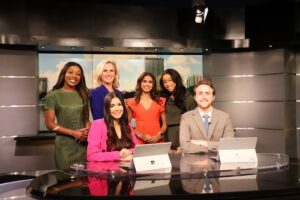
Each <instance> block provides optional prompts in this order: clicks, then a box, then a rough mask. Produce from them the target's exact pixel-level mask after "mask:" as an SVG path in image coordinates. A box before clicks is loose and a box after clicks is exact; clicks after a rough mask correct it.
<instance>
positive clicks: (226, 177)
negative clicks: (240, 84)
mask: <svg viewBox="0 0 300 200" xmlns="http://www.w3.org/2000/svg"><path fill="white" fill-rule="evenodd" d="M169 157H170V160H171V163H172V169H171V171H170V172H167V173H165V172H159V171H157V172H151V173H150V172H149V173H147V172H146V173H145V172H142V173H136V172H135V170H133V169H129V168H127V167H126V163H124V162H88V163H84V164H82V163H78V164H75V165H73V166H72V167H71V168H70V169H68V170H64V171H54V172H51V173H47V174H44V175H41V176H39V177H37V178H35V179H33V180H32V182H31V183H30V184H29V186H28V187H27V195H29V196H31V197H33V198H37V199H112V198H115V199H129V198H130V199H155V198H157V199H300V184H299V166H300V165H299V163H298V162H297V161H295V162H289V158H288V156H287V155H285V154H270V153H266V154H257V158H258V162H257V164H256V165H253V164H245V163H243V164H236V165H234V164H231V165H223V164H220V163H219V162H217V161H216V160H215V156H211V155H205V154H183V153H180V154H169Z"/></svg>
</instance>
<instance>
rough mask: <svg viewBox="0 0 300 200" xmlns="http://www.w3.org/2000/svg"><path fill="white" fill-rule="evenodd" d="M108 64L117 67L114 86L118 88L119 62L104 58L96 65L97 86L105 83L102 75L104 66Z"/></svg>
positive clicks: (95, 80) (95, 81)
mask: <svg viewBox="0 0 300 200" xmlns="http://www.w3.org/2000/svg"><path fill="white" fill-rule="evenodd" d="M106 64H112V65H113V66H114V67H115V79H114V81H113V85H112V86H113V88H118V87H119V70H118V67H117V64H116V63H115V62H114V61H110V60H102V61H101V62H100V63H99V64H98V65H97V67H96V70H95V73H94V77H95V79H94V83H95V86H96V87H98V86H100V85H102V84H103V82H102V78H101V75H102V73H103V70H104V66H105V65H106Z"/></svg>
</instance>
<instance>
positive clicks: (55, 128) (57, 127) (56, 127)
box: [52, 126, 60, 131]
mask: <svg viewBox="0 0 300 200" xmlns="http://www.w3.org/2000/svg"><path fill="white" fill-rule="evenodd" d="M59 128H60V126H55V127H54V128H53V129H52V131H56V130H57V129H59Z"/></svg>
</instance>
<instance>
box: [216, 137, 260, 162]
mask: <svg viewBox="0 0 300 200" xmlns="http://www.w3.org/2000/svg"><path fill="white" fill-rule="evenodd" d="M256 143H257V137H235V138H220V144H219V148H218V157H219V160H220V163H221V164H222V163H243V162H244V163H256V162H257V156H256V150H255V147H256Z"/></svg>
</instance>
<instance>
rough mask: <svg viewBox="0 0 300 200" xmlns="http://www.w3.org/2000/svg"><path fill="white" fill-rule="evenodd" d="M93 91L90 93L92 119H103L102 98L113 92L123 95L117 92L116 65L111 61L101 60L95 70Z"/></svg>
mask: <svg viewBox="0 0 300 200" xmlns="http://www.w3.org/2000/svg"><path fill="white" fill-rule="evenodd" d="M95 85H96V86H97V87H96V88H95V89H93V90H92V91H91V96H90V105H91V112H92V115H93V119H94V120H96V119H101V118H103V117H104V98H105V96H106V95H107V94H108V93H109V92H112V91H114V92H115V93H118V94H120V95H121V96H122V97H123V94H122V93H121V92H120V91H119V90H117V89H116V88H118V87H119V71H118V67H117V64H116V63H115V62H113V61H109V60H102V61H101V62H100V63H99V64H98V65H97V68H96V70H95Z"/></svg>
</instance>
